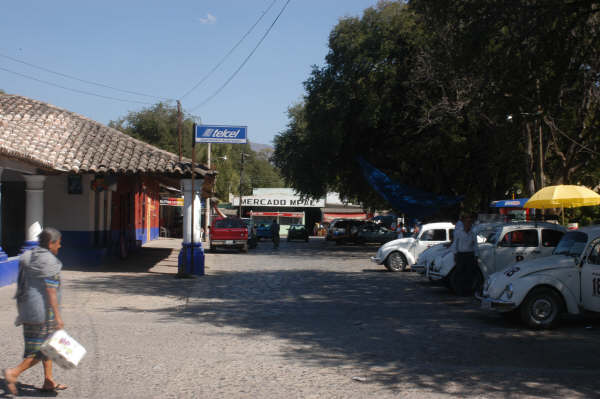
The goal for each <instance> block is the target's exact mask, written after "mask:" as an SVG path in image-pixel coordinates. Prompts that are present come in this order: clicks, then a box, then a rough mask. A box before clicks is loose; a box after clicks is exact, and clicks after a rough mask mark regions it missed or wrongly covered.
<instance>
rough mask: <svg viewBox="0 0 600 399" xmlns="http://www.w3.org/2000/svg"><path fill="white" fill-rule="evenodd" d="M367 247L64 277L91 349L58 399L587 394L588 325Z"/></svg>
mask: <svg viewBox="0 0 600 399" xmlns="http://www.w3.org/2000/svg"><path fill="white" fill-rule="evenodd" d="M165 242H167V240H165V241H163V243H165ZM176 247H177V245H172V248H176ZM376 249H377V247H376V246H351V245H348V246H335V245H334V244H333V243H328V242H325V241H324V240H322V239H317V238H311V241H310V242H309V243H304V242H291V243H288V242H285V241H282V243H281V247H280V249H279V250H273V249H272V246H271V243H270V242H261V243H260V244H259V246H258V248H257V249H255V250H251V251H250V252H249V253H248V254H241V253H236V252H227V251H218V252H216V253H208V254H207V260H206V264H207V275H206V276H204V277H199V278H196V279H190V280H178V279H175V278H173V273H174V271H175V265H176V262H175V261H176V259H174V258H173V257H172V256H173V254H172V252H171V251H172V250H171V249H170V248H168V246H165V247H164V248H147V249H145V250H144V251H145V252H144V253H143V254H142V255H143V256H142V258H141V260H138V261H136V262H135V263H134V262H120V263H117V264H114V265H111V267H106V268H102V269H98V270H94V271H89V270H66V271H64V272H63V279H64V301H63V309H64V311H63V313H64V317H65V323H66V329H67V331H68V332H69V333H70V334H72V335H73V337H75V338H76V339H77V340H79V341H80V342H81V343H82V344H83V345H84V346H85V347H86V349H87V350H88V354H87V356H86V357H85V358H84V360H83V362H82V364H81V365H80V367H79V368H77V369H76V370H72V371H66V370H61V369H58V368H56V370H55V375H56V379H57V381H58V382H61V383H65V384H67V385H69V389H68V390H66V391H63V392H60V393H59V394H58V396H59V397H64V398H120V397H131V398H148V397H155V398H164V397H173V398H176V397H177V398H392V397H402V398H422V397H431V398H435V397H486V398H487V397H594V396H597V395H598V391H600V382H598V375H599V372H600V365H599V363H598V354H599V349H598V342H599V341H600V322H599V321H598V320H590V319H587V320H566V321H564V322H563V323H562V325H561V326H560V327H559V328H558V329H557V330H553V331H545V332H534V331H530V330H526V329H525V328H523V327H522V326H521V325H520V324H517V323H513V324H511V323H508V322H507V321H505V320H504V319H503V318H502V317H500V316H499V315H496V314H487V313H484V312H482V311H480V310H479V309H478V302H477V301H476V300H475V299H472V298H457V297H454V296H452V295H450V293H449V292H448V291H447V290H446V289H445V288H442V287H435V286H432V285H431V284H429V282H427V281H425V280H424V279H423V278H422V277H420V276H418V275H416V274H414V273H389V272H387V271H386V270H385V269H384V268H383V267H381V266H377V265H375V264H373V263H371V262H369V260H368V258H369V256H371V255H372V254H374V252H375V251H376ZM170 256H171V257H170ZM158 261H161V263H160V265H161V266H156V267H151V266H153V265H154V264H156V263H157V262H158ZM14 290H15V286H14V285H12V286H9V287H4V288H0V323H1V325H2V334H1V335H0V345H1V347H2V348H3V351H2V355H1V356H0V360H1V361H0V367H2V368H4V367H8V366H12V365H14V364H16V363H17V362H18V361H20V358H21V354H22V350H23V342H22V335H21V330H20V329H19V328H15V327H13V320H14V317H15V316H16V310H15V304H14V301H13V300H12V299H11V298H12V295H13V294H14ZM41 376H42V370H41V367H39V366H37V367H36V368H35V369H32V370H30V371H28V372H26V373H25V374H24V375H23V376H22V378H21V383H22V385H21V395H22V396H23V397H39V396H43V395H42V394H41V393H40V392H38V391H36V390H35V388H34V387H37V386H40V384H41V382H42V377H41ZM0 397H2V396H0Z"/></svg>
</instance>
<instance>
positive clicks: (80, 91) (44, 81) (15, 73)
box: [0, 67, 152, 104]
mask: <svg viewBox="0 0 600 399" xmlns="http://www.w3.org/2000/svg"><path fill="white" fill-rule="evenodd" d="M0 70H2V71H5V72H8V73H12V74H13V75H18V76H21V77H23V78H27V79H30V80H34V81H36V82H40V83H44V84H47V85H50V86H54V87H58V88H61V89H63V90H69V91H73V92H75V93H80V94H86V95H88V96H94V97H100V98H105V99H108V100H115V101H121V102H125V103H135V104H152V103H149V102H147V101H136V100H126V99H123V98H117V97H111V96H104V95H102V94H97V93H92V92H89V91H85V90H79V89H73V88H70V87H66V86H61V85H59V84H56V83H52V82H48V81H46V80H42V79H38V78H35V77H33V76H29V75H25V74H24V73H20V72H15V71H11V70H10V69H6V68H3V67H0Z"/></svg>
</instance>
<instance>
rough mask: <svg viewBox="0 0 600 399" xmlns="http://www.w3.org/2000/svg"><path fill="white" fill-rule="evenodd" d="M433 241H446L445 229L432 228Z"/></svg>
mask: <svg viewBox="0 0 600 399" xmlns="http://www.w3.org/2000/svg"><path fill="white" fill-rule="evenodd" d="M433 241H446V230H433Z"/></svg>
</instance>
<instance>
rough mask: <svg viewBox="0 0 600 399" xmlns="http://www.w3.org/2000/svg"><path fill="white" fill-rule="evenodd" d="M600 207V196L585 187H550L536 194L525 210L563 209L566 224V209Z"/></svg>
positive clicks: (530, 199)
mask: <svg viewBox="0 0 600 399" xmlns="http://www.w3.org/2000/svg"><path fill="white" fill-rule="evenodd" d="M591 205H600V195H598V194H597V193H595V192H594V191H592V190H590V189H589V188H587V187H583V186H571V185H560V186H548V187H544V188H542V189H541V190H540V191H538V192H537V193H535V194H534V195H533V196H532V197H531V198H529V201H527V202H526V203H525V205H523V206H524V207H525V208H535V209H547V208H561V209H563V212H562V214H563V224H564V223H565V212H564V208H577V207H580V206H591Z"/></svg>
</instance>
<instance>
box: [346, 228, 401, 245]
mask: <svg viewBox="0 0 600 399" xmlns="http://www.w3.org/2000/svg"><path fill="white" fill-rule="evenodd" d="M396 238H398V234H397V233H396V232H395V231H392V230H390V229H388V228H386V227H385V226H382V225H378V224H367V225H364V226H362V227H361V228H360V230H358V233H357V234H356V241H357V242H358V243H361V244H366V243H369V242H375V243H379V244H385V243H386V242H389V241H392V240H395V239H396Z"/></svg>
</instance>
